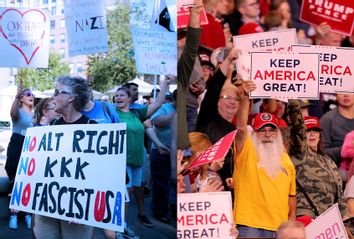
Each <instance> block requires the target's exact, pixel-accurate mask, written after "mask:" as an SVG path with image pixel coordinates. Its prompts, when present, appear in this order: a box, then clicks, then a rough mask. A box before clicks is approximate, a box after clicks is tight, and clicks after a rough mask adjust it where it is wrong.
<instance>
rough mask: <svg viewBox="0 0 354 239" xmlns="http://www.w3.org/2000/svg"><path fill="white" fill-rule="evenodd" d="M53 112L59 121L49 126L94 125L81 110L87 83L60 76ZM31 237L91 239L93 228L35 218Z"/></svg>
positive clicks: (43, 217)
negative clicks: (58, 116) (33, 235)
mask: <svg viewBox="0 0 354 239" xmlns="http://www.w3.org/2000/svg"><path fill="white" fill-rule="evenodd" d="M52 99H53V103H54V106H55V109H54V110H55V112H56V113H58V114H60V115H61V117H60V118H58V119H55V120H53V121H52V122H50V125H67V124H97V122H96V121H94V120H92V119H89V118H87V117H86V116H84V115H83V114H81V113H80V110H82V109H83V108H84V106H85V105H86V104H87V103H88V102H89V99H90V92H89V89H88V85H87V82H86V80H85V79H84V78H81V77H71V76H63V77H59V78H58V79H57V80H56V88H55V91H54V95H53V96H52ZM33 230H34V233H35V235H36V238H37V239H48V238H53V239H58V238H80V239H81V238H83V239H91V238H92V233H93V228H92V227H90V226H86V225H80V224H76V223H69V222H67V221H62V220H59V219H55V218H50V217H45V216H40V215H36V217H35V227H34V229H33Z"/></svg>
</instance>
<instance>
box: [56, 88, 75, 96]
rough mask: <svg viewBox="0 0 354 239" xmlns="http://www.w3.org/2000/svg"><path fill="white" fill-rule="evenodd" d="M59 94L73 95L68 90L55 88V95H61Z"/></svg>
mask: <svg viewBox="0 0 354 239" xmlns="http://www.w3.org/2000/svg"><path fill="white" fill-rule="evenodd" d="M59 94H64V95H71V93H70V92H68V91H65V90H58V89H55V90H54V96H57V95H59Z"/></svg>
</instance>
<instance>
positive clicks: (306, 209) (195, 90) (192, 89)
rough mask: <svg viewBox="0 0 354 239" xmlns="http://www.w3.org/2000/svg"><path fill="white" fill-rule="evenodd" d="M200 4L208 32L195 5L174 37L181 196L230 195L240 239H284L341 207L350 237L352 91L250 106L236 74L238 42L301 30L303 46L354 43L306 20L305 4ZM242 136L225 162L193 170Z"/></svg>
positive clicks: (249, 84) (275, 0) (247, 85)
mask: <svg viewBox="0 0 354 239" xmlns="http://www.w3.org/2000/svg"><path fill="white" fill-rule="evenodd" d="M204 6H205V9H206V13H207V18H208V24H207V25H201V21H200V14H201V12H202V2H201V1H196V5H195V6H194V7H191V9H190V22H189V26H188V28H187V29H180V30H179V31H178V46H179V49H178V50H179V61H178V102H177V109H178V115H177V116H178V140H177V141H178V144H177V145H178V149H179V151H178V157H177V160H178V163H177V164H178V166H177V170H178V171H177V173H178V175H177V180H178V181H177V182H178V185H177V191H178V193H194V192H214V191H230V192H231V194H232V200H233V219H234V223H235V224H236V228H237V232H235V231H234V230H231V232H232V234H233V235H238V236H239V237H241V238H242V237H253V238H255V237H276V236H279V235H277V234H276V231H277V229H278V228H279V227H280V228H282V226H281V225H282V224H283V223H286V222H287V221H295V220H296V221H300V222H301V223H303V224H304V225H307V224H309V223H310V222H311V221H312V220H313V219H315V218H316V217H317V216H319V215H320V214H322V213H323V212H324V211H326V210H327V209H328V208H330V207H331V206H332V205H334V204H336V203H338V206H339V209H340V211H341V214H342V218H343V220H346V222H347V225H348V228H350V227H351V230H353V216H354V206H353V202H354V177H353V174H354V161H353V158H354V144H353V139H354V94H353V93H342V94H329V93H326V94H324V93H321V94H320V99H319V100H306V99H301V100H294V99H289V100H288V101H287V102H283V101H280V100H276V99H268V98H267V99H252V100H250V99H249V94H250V92H252V91H254V90H255V89H256V85H255V83H254V82H253V81H250V80H249V79H242V78H241V76H240V74H238V73H237V72H236V70H235V68H236V67H235V66H236V63H235V62H236V61H237V58H238V56H239V54H240V51H242V49H237V46H236V47H234V46H233V43H232V39H233V36H237V35H243V34H251V33H260V32H265V31H274V30H280V29H287V28H294V27H295V28H296V32H297V42H298V43H302V44H315V45H323V46H336V47H340V46H346V47H353V43H354V36H351V37H345V36H343V35H341V34H339V33H336V32H334V31H332V29H331V27H330V26H329V25H328V24H327V23H326V22H323V23H321V24H320V25H318V26H311V25H309V24H306V23H304V22H301V21H300V20H299V9H300V6H301V1H287V0H272V1H267V0H263V1H258V0H235V1H228V0H220V1H213V0H207V1H204ZM192 66H193V67H192ZM350 80H351V81H352V79H350ZM352 84H354V83H353V82H352ZM180 99H181V100H180ZM236 129H237V130H238V131H237V134H236V137H235V139H234V142H233V145H232V146H231V148H230V149H229V152H228V154H227V155H226V157H225V158H223V159H222V160H218V161H213V162H212V163H209V164H204V165H202V166H199V167H194V168H190V167H189V166H190V165H192V164H193V162H194V161H195V160H196V158H197V157H198V155H200V154H201V153H202V152H203V151H205V150H206V149H208V148H209V147H210V146H211V145H212V144H214V143H216V142H217V141H218V140H219V139H221V138H222V137H224V136H225V135H226V134H227V133H229V132H232V131H234V130H236ZM289 224H291V223H287V224H286V225H288V226H289ZM295 224H296V223H295ZM291 225H293V224H291ZM231 227H234V225H232V226H231ZM284 227H287V226H284ZM290 227H292V226H290ZM278 234H279V233H278ZM304 236H305V235H304V234H302V235H300V236H299V237H291V238H304ZM283 238H284V237H283ZM285 238H287V237H285ZM288 238H290V237H288Z"/></svg>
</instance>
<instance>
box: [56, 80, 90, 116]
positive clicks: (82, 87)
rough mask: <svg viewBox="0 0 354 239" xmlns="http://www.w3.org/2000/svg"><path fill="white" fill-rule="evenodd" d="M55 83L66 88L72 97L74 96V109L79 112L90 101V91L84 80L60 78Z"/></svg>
mask: <svg viewBox="0 0 354 239" xmlns="http://www.w3.org/2000/svg"><path fill="white" fill-rule="evenodd" d="M56 82H57V83H60V84H63V85H64V86H66V87H67V88H68V89H69V90H70V93H71V94H72V95H74V96H75V100H74V102H73V105H74V108H75V109H76V110H77V111H79V110H81V109H82V108H83V107H84V106H85V105H86V104H87V103H88V102H89V101H90V91H89V88H88V85H87V81H86V79H84V78H82V77H80V76H60V77H58V78H57V79H56Z"/></svg>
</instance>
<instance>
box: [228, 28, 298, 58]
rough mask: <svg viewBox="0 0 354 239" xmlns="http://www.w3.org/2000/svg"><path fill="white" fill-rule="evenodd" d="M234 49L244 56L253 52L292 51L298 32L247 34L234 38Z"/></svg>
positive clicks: (291, 30) (287, 30) (285, 30)
mask: <svg viewBox="0 0 354 239" xmlns="http://www.w3.org/2000/svg"><path fill="white" fill-rule="evenodd" d="M233 42H234V47H235V48H237V49H240V50H241V51H242V53H243V54H247V53H248V52H252V51H291V45H292V44H296V43H297V42H296V30H295V29H294V28H292V29H284V30H279V31H271V32H261V33H254V34H245V35H239V36H234V37H233Z"/></svg>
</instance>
